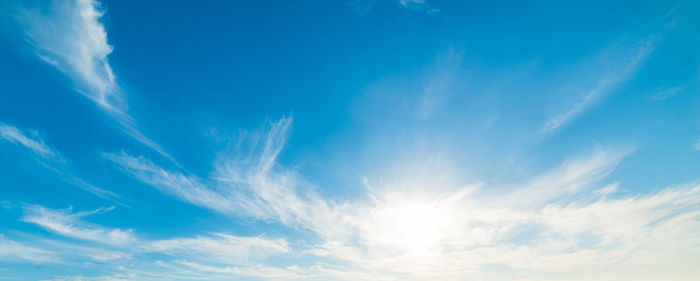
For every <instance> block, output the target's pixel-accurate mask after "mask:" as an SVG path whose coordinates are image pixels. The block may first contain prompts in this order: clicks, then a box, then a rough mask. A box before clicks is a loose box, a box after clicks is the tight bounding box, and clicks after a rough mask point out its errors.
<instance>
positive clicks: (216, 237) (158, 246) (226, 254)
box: [142, 233, 290, 264]
mask: <svg viewBox="0 0 700 281" xmlns="http://www.w3.org/2000/svg"><path fill="white" fill-rule="evenodd" d="M142 248H143V249H144V251H146V252H160V253H165V254H168V255H171V256H173V257H175V258H177V259H187V260H199V261H204V262H216V263H221V264H244V263H248V262H249V261H251V260H254V259H260V258H265V257H268V256H270V255H277V254H283V253H288V252H289V251H290V248H289V246H288V245H287V241H285V240H284V239H267V238H264V237H241V236H232V235H227V234H222V233H215V234H212V235H211V236H197V237H196V238H173V239H166V240H158V241H153V242H149V243H145V244H144V245H142Z"/></svg>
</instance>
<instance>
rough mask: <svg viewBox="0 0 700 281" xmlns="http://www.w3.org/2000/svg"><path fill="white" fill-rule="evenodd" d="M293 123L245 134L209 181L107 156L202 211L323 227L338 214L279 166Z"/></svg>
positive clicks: (141, 159)
mask: <svg viewBox="0 0 700 281" xmlns="http://www.w3.org/2000/svg"><path fill="white" fill-rule="evenodd" d="M291 123H292V119H291V118H287V117H283V118H281V119H280V120H278V121H275V122H271V123H269V125H268V126H267V127H266V128H265V130H262V131H254V132H245V133H243V134H242V135H241V136H240V138H239V139H238V140H236V141H235V142H234V143H233V144H231V146H230V147H229V148H228V149H226V150H225V151H222V152H220V153H219V155H218V157H217V159H216V160H215V162H214V171H213V172H212V176H211V178H210V179H202V178H199V177H197V176H195V175H186V174H184V173H182V172H178V171H168V170H165V169H163V168H161V167H160V166H157V165H155V164H154V163H153V162H152V161H150V160H148V159H146V158H145V157H143V156H138V157H134V156H131V155H129V154H127V153H126V152H123V151H122V152H121V153H119V154H116V153H105V154H104V157H105V158H106V159H108V160H110V161H112V162H114V163H115V164H117V165H118V166H119V167H120V168H121V169H123V170H124V171H126V172H127V173H129V174H130V175H132V176H133V177H135V178H136V179H138V180H139V181H141V182H143V183H145V184H148V185H150V186H153V187H156V188H158V189H159V190H161V191H162V192H164V193H166V194H169V195H172V196H175V197H178V198H180V199H181V200H183V201H185V202H189V203H191V204H194V205H196V206H199V207H203V208H207V209H210V210H213V211H216V212H220V213H224V214H228V215H236V216H243V217H253V218H258V219H272V220H275V221H278V222H281V223H283V224H285V225H288V226H294V227H298V226H302V227H307V228H312V229H321V228H323V227H321V225H323V224H324V223H326V222H328V220H330V219H331V218H330V217H329V216H332V215H333V212H332V211H331V210H330V208H329V206H328V204H327V203H326V202H325V201H323V200H321V199H320V198H319V197H318V196H316V195H315V194H314V193H313V192H312V191H311V190H309V189H305V190H304V191H305V193H304V196H300V194H299V192H298V191H297V187H299V186H302V185H303V182H300V181H299V180H298V175H297V174H296V173H294V172H291V171H287V170H285V169H284V168H282V167H279V166H278V164H277V163H276V159H277V156H278V155H279V153H280V152H281V150H282V148H283V147H284V145H285V143H286V140H287V131H288V129H289V127H290V126H291ZM307 187H308V186H307ZM329 231H330V230H329Z"/></svg>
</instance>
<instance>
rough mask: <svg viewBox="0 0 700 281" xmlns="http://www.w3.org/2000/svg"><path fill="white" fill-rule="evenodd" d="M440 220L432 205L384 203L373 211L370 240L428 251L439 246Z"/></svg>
mask: <svg viewBox="0 0 700 281" xmlns="http://www.w3.org/2000/svg"><path fill="white" fill-rule="evenodd" d="M443 219H444V214H442V212H440V210H439V209H438V208H436V207H435V206H434V205H432V204H425V203H407V202H391V203H386V204H384V205H383V206H380V207H377V208H376V209H375V210H374V211H373V214H372V217H371V223H370V225H369V229H368V231H369V232H370V233H368V234H370V235H369V237H370V241H369V242H370V243H371V244H373V245H375V246H384V247H390V248H392V249H394V250H398V251H401V252H408V253H424V252H428V251H431V250H434V249H436V248H437V247H438V246H439V243H440V236H441V235H440V234H441V221H442V220H443Z"/></svg>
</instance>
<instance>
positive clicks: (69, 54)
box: [18, 0, 175, 162]
mask: <svg viewBox="0 0 700 281" xmlns="http://www.w3.org/2000/svg"><path fill="white" fill-rule="evenodd" d="M49 2H50V3H48V7H43V8H35V9H25V10H23V12H22V13H21V14H20V15H19V17H18V18H19V19H20V21H22V23H23V24H24V26H25V34H26V36H27V39H28V41H29V42H30V43H31V44H32V45H33V46H34V48H35V50H36V55H37V56H38V57H39V58H41V59H42V60H43V61H45V62H46V63H48V64H50V65H52V66H54V67H56V68H57V69H59V70H60V71H61V72H63V73H65V74H66V75H67V76H68V77H69V78H70V79H71V80H73V81H74V83H75V87H76V91H77V92H79V93H80V94H82V95H84V96H85V97H87V98H89V99H90V100H92V101H93V102H95V104H96V105H97V106H99V107H100V108H101V109H102V110H104V111H105V112H107V113H108V114H109V116H111V117H112V118H113V119H114V120H115V121H116V122H117V123H119V125H120V126H121V128H122V130H123V131H124V132H125V133H127V134H128V135H130V136H131V137H133V138H134V139H136V140H137V141H139V142H141V143H143V144H144V145H146V146H148V147H150V148H151V149H153V150H155V151H157V152H158V153H160V154H162V155H163V156H165V157H167V158H169V159H170V160H173V162H175V161H174V159H173V158H172V157H171V156H170V155H168V154H167V153H166V152H165V151H164V150H163V149H162V148H161V147H160V145H159V144H157V143H156V142H154V141H153V140H151V139H150V138H148V137H146V136H145V135H143V133H141V131H139V129H138V128H137V126H136V123H135V122H134V120H133V118H132V117H131V115H129V114H128V113H127V102H126V97H125V95H124V92H123V91H122V89H121V88H120V87H119V84H118V83H117V82H116V78H115V75H114V73H113V71H112V67H111V66H110V64H109V60H108V56H109V54H111V53H112V51H113V49H114V48H113V46H112V45H110V44H109V42H108V40H107V31H106V30H105V27H104V24H103V23H102V22H101V21H100V19H101V18H102V15H103V11H102V10H101V4H100V2H99V1H96V0H70V1H49Z"/></svg>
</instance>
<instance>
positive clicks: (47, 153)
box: [0, 122, 118, 199]
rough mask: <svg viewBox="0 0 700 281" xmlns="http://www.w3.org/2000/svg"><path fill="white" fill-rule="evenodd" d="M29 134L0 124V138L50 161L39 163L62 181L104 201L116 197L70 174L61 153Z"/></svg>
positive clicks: (35, 135) (34, 134)
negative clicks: (19, 145)
mask: <svg viewBox="0 0 700 281" xmlns="http://www.w3.org/2000/svg"><path fill="white" fill-rule="evenodd" d="M30 134H31V136H28V135H27V134H25V133H24V132H22V130H20V129H18V128H17V127H14V126H11V125H8V124H4V123H1V122H0V138H2V139H5V140H7V141H9V142H12V143H17V144H21V145H23V146H24V147H26V148H28V149H30V150H31V151H32V152H33V153H34V154H36V155H38V156H39V157H41V158H42V159H46V160H50V161H51V163H44V162H41V163H42V164H43V165H44V166H45V167H47V168H48V169H49V170H51V171H53V172H56V173H60V174H62V175H63V176H64V178H63V180H65V181H67V182H69V183H71V184H74V185H76V186H78V187H79V188H81V189H83V190H85V191H88V192H90V193H93V194H95V195H97V196H99V197H102V198H105V199H110V198H116V197H118V196H117V195H116V194H114V193H113V192H110V191H107V190H104V189H101V188H99V187H96V186H94V185H92V184H90V183H88V182H86V181H85V180H83V179H81V178H79V177H77V176H75V175H73V174H72V173H70V169H69V165H68V160H67V159H66V158H65V157H64V156H63V155H61V153H59V152H58V151H56V150H55V149H52V148H51V147H49V146H48V145H46V144H45V143H44V140H43V139H42V138H41V137H39V134H38V133H37V132H36V131H30ZM55 164H58V165H55Z"/></svg>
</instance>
